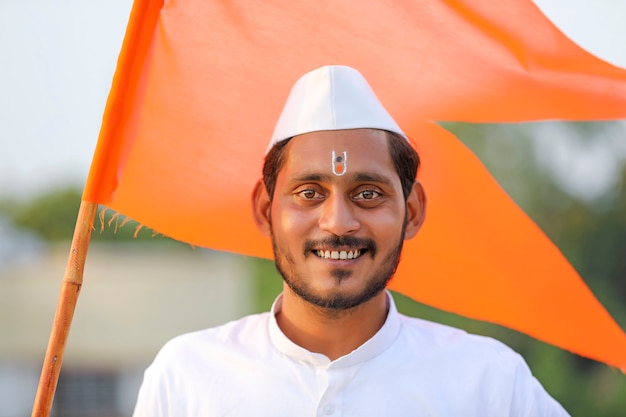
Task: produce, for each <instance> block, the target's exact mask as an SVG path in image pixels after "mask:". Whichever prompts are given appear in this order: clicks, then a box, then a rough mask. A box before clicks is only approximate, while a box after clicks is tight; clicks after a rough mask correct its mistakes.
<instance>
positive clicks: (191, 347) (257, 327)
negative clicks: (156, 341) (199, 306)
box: [151, 313, 269, 369]
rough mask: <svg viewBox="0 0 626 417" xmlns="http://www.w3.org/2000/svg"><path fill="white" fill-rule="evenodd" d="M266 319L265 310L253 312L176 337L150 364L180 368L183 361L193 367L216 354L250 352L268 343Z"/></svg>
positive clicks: (267, 316)
mask: <svg viewBox="0 0 626 417" xmlns="http://www.w3.org/2000/svg"><path fill="white" fill-rule="evenodd" d="M268 320H269V313H262V314H255V315H250V316H246V317H243V318H241V319H238V320H234V321H231V322H228V323H226V324H223V325H220V326H217V327H212V328H209V329H204V330H200V331H195V332H191V333H186V334H182V335H179V336H176V337H174V338H173V339H171V340H169V341H168V342H167V343H166V344H165V345H163V347H162V348H161V349H160V351H159V353H158V354H157V356H156V358H155V359H154V362H153V364H152V365H151V367H152V368H163V367H166V368H171V367H175V368H179V369H181V368H180V367H181V366H182V369H184V368H185V365H186V364H190V366H196V365H197V364H198V363H199V362H202V363H206V362H207V361H211V358H215V357H220V355H233V354H237V353H239V354H242V353H245V354H247V355H251V354H254V350H255V349H263V348H264V347H266V346H267V345H268V344H269V336H268ZM222 357H223V356H222Z"/></svg>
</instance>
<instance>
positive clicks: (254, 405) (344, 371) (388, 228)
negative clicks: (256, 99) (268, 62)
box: [135, 66, 567, 417]
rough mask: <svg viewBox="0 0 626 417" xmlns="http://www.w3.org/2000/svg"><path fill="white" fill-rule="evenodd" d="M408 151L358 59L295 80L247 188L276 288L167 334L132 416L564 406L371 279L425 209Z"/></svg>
mask: <svg viewBox="0 0 626 417" xmlns="http://www.w3.org/2000/svg"><path fill="white" fill-rule="evenodd" d="M418 165H419V158H418V156H417V154H416V153H415V151H414V150H413V148H412V147H411V146H410V144H409V141H408V139H407V138H406V136H405V135H404V133H403V132H402V130H400V128H399V127H398V126H397V124H396V123H395V122H394V121H393V119H392V118H391V116H390V115H389V114H388V113H387V112H386V111H385V109H384V108H383V106H382V105H381V104H380V102H379V101H378V99H377V98H376V96H375V95H374V93H373V92H372V90H371V89H370V87H369V85H368V84H367V82H366V81H365V79H364V78H363V77H362V76H361V74H359V73H358V72H357V71H355V70H353V69H351V68H348V67H341V66H330V67H322V68H319V69H317V70H314V71H312V72H310V73H308V74H306V75H304V76H303V77H302V78H301V79H300V80H298V82H297V83H296V84H295V85H294V87H293V89H292V91H291V94H290V96H289V98H288V100H287V103H286V105H285V108H284V110H283V112H282V114H281V117H280V119H279V121H278V123H277V125H276V129H275V131H274V135H273V137H272V140H271V142H270V146H269V148H268V152H267V155H266V159H265V165H264V168H263V180H262V181H259V182H258V183H257V185H256V187H255V189H254V191H253V196H252V200H253V201H252V203H253V204H252V205H253V215H254V219H255V222H256V224H257V226H258V228H259V230H260V231H261V233H263V234H264V235H265V236H267V237H269V238H271V240H272V245H273V249H274V256H275V263H276V268H277V269H278V271H279V272H280V274H281V275H282V277H283V280H284V290H283V293H282V294H281V295H280V296H279V297H278V298H277V299H276V301H275V302H274V305H273V306H272V311H271V312H269V313H264V314H260V315H254V316H249V317H245V318H243V319H241V320H238V321H234V322H231V323H228V324H226V325H223V326H220V327H217V328H214V329H208V330H204V331H200V332H196V333H191V334H187V335H183V336H180V337H178V338H175V339H173V340H172V341H170V342H169V343H168V344H166V346H164V347H163V349H162V350H161V352H160V353H159V354H158V356H157V358H156V359H155V361H154V363H153V364H152V365H151V366H150V367H149V368H148V370H147V371H146V374H145V379H144V382H143V385H142V387H141V389H140V393H139V399H138V402H137V406H136V409H135V416H136V417H140V416H145V417H155V416H172V417H174V416H175V417H185V416H289V417H293V416H313V415H320V416H323V415H327V416H332V415H335V416H359V417H362V416H481V417H485V416H494V417H496V416H497V417H503V416H528V417H530V416H533V417H537V416H567V413H566V412H565V410H563V408H562V407H561V406H560V405H559V404H558V403H557V402H556V401H554V400H553V399H552V398H551V397H550V396H549V395H548V394H547V393H546V392H545V391H544V390H543V388H542V387H541V385H540V384H539V383H538V382H537V381H536V379H535V378H533V377H532V375H531V373H530V371H529V369H528V367H527V366H526V364H525V363H524V361H523V360H522V359H521V358H520V356H519V355H517V354H516V353H514V352H513V351H511V350H510V349H509V348H507V347H506V346H504V345H502V344H501V343H499V342H496V341H495V340H493V339H489V338H485V337H479V336H474V335H468V334H467V333H465V332H463V331H461V330H458V329H453V328H450V327H447V326H442V325H439V324H435V323H430V322H427V321H423V320H419V319H415V318H408V317H406V316H403V315H401V314H399V313H398V311H397V310H396V307H395V305H394V302H393V299H392V298H391V296H390V294H389V293H388V292H387V291H386V290H385V287H386V284H387V282H388V281H389V279H391V277H392V276H393V274H394V272H395V269H396V267H397V265H398V262H399V260H400V254H401V251H402V244H403V241H404V240H405V239H411V238H413V237H414V236H415V235H416V234H417V233H418V231H419V229H420V226H421V225H422V223H423V221H424V217H425V212H426V195H425V192H424V189H423V187H422V184H421V183H420V182H419V181H417V180H416V174H417V168H418Z"/></svg>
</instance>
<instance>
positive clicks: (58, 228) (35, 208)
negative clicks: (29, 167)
mask: <svg viewBox="0 0 626 417" xmlns="http://www.w3.org/2000/svg"><path fill="white" fill-rule="evenodd" d="M81 195H82V192H81V190H80V189H78V188H73V187H68V188H62V189H56V190H51V191H50V192H48V193H45V194H43V195H40V196H37V197H35V198H34V199H33V200H28V201H18V200H3V201H0V214H3V215H5V216H7V217H8V218H9V219H11V221H12V223H13V225H14V226H15V227H16V228H18V229H26V230H29V231H34V232H36V233H37V234H38V235H39V236H40V237H41V238H43V239H44V240H46V241H63V240H70V239H72V234H73V233H74V227H75V225H76V217H77V215H78V208H79V206H80V202H81ZM91 238H92V241H96V242H97V241H119V240H120V239H122V240H138V241H140V242H142V243H147V242H150V243H163V242H170V243H173V242H175V241H174V240H172V239H170V238H168V237H165V236H163V235H161V234H159V233H156V232H154V231H153V230H151V229H150V228H147V227H143V226H142V225H141V224H140V223H137V222H136V221H134V220H131V219H128V218H126V217H125V216H124V215H121V214H118V213H116V212H115V211H113V210H109V209H107V208H106V207H103V206H100V207H99V208H98V213H97V215H96V219H95V221H94V229H93V232H92V235H91Z"/></svg>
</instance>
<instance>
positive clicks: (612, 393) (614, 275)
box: [0, 123, 626, 417]
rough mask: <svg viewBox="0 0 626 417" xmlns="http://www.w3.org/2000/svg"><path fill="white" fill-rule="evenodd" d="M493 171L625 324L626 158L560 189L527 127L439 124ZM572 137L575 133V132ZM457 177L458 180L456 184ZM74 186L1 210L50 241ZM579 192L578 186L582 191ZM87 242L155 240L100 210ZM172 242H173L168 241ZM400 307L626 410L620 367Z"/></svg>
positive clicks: (596, 406)
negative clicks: (593, 178)
mask: <svg viewBox="0 0 626 417" xmlns="http://www.w3.org/2000/svg"><path fill="white" fill-rule="evenodd" d="M571 126H573V127H572V129H574V130H573V131H576V132H578V133H577V134H578V135H579V136H580V137H583V138H586V139H584V140H586V141H592V140H596V139H595V138H596V136H597V135H600V134H601V133H602V131H603V130H604V129H606V126H607V125H606V124H603V123H577V124H571V125H570V127H571ZM445 127H446V128H448V129H450V130H451V131H453V133H455V134H456V135H457V136H458V137H459V138H460V139H461V140H462V141H463V142H464V143H465V144H466V145H467V146H468V147H470V148H471V149H472V150H473V151H474V153H475V154H476V155H477V156H479V158H480V159H481V160H482V161H483V163H484V164H485V166H486V167H487V168H488V169H489V170H490V171H491V172H492V174H493V175H494V177H496V179H497V180H498V181H499V183H500V184H501V186H502V187H503V188H504V190H506V191H507V192H508V193H509V195H510V196H511V197H512V198H513V199H514V200H515V201H516V202H517V203H518V204H519V205H520V206H521V207H522V209H524V211H525V212H526V213H527V214H528V215H529V216H530V217H531V218H532V219H533V220H534V221H535V222H536V223H537V224H538V225H539V226H540V227H541V228H542V229H543V230H544V232H545V233H546V234H547V236H548V237H549V238H550V239H552V241H553V242H555V244H556V245H557V246H558V247H559V248H560V249H561V251H562V252H563V253H564V255H565V256H566V257H567V258H568V259H569V261H570V262H571V263H572V265H573V266H574V267H575V268H576V270H577V271H578V272H579V273H580V274H581V276H582V277H583V278H584V279H585V281H586V282H587V284H588V285H589V287H590V288H591V289H592V291H593V292H594V293H595V294H596V296H597V297H598V298H599V299H600V301H601V302H602V303H603V305H604V306H605V307H606V308H607V309H608V310H609V312H610V313H611V315H612V316H613V317H614V318H615V320H616V321H617V322H618V323H619V324H620V326H621V327H622V328H626V303H625V300H626V279H625V278H626V166H625V165H624V164H622V165H621V166H620V172H619V175H618V178H616V179H615V185H614V186H612V187H611V188H610V189H609V190H608V191H607V192H605V193H603V194H602V195H600V196H597V197H596V198H593V199H589V198H581V197H580V196H579V197H576V196H575V195H572V193H569V192H567V191H566V190H565V189H564V188H563V186H562V184H559V183H558V181H556V180H555V178H554V176H553V175H551V174H550V173H549V172H547V170H546V169H545V167H542V165H541V164H540V163H539V161H538V158H537V149H536V147H534V146H533V141H532V140H531V138H530V136H531V135H532V128H528V127H526V126H516V125H473V124H446V125H445ZM578 140H580V139H578ZM460 186H462V185H460ZM80 194H81V192H80V190H77V189H72V188H67V189H61V190H53V191H51V192H50V193H47V194H45V195H40V196H37V197H35V198H34V199H32V200H28V201H24V200H12V199H2V200H0V214H2V215H4V216H5V217H7V218H9V219H10V221H11V222H12V223H13V225H14V226H15V227H17V228H19V229H24V230H28V231H30V232H35V233H36V234H38V235H39V236H40V237H42V238H43V239H45V240H48V241H57V240H67V239H70V238H71V234H72V231H73V228H74V224H75V221H76V214H77V211H78V205H79V202H80ZM583 194H584V193H583ZM103 221H104V223H105V224H106V227H104V228H103V229H102V230H100V227H99V226H100V224H98V225H97V228H96V229H97V230H96V233H94V234H93V237H92V239H93V240H94V241H102V240H114V241H115V240H119V239H124V240H125V239H137V240H140V241H145V242H163V241H169V239H167V238H165V237H162V236H156V237H155V236H153V233H152V232H151V231H150V230H149V229H139V230H137V224H136V223H134V222H129V223H128V224H125V225H124V226H123V227H120V226H121V225H122V222H123V218H121V217H115V216H114V213H112V212H110V211H109V212H105V215H104V217H103ZM172 243H174V242H172ZM253 262H254V264H255V265H256V267H257V276H256V282H257V293H258V301H257V305H256V306H254V310H255V311H264V310H267V309H268V308H269V306H270V305H271V302H272V301H273V299H274V297H275V296H276V294H277V293H278V292H279V291H280V289H281V280H280V278H279V277H278V276H277V274H276V271H275V269H274V266H273V264H272V263H271V262H269V261H264V260H255V261H253ZM394 296H395V298H396V301H397V304H398V308H399V309H400V310H401V311H402V312H404V313H406V314H408V315H411V316H417V317H421V318H425V319H429V320H433V321H437V322H440V323H444V324H449V325H452V326H456V327H459V328H462V329H465V330H467V331H469V332H472V333H477V334H483V335H488V336H492V337H495V338H497V339H499V340H501V341H503V342H504V343H506V344H508V345H509V346H511V347H512V348H513V349H515V350H516V351H518V352H520V353H521V354H522V355H523V356H524V357H525V358H526V360H527V361H528V363H529V365H530V367H531V369H532V370H533V373H534V374H535V375H536V376H537V378H538V379H539V380H540V381H541V382H542V384H543V385H544V387H545V388H546V389H547V390H548V391H549V392H550V393H551V394H552V395H553V396H554V397H556V398H558V399H559V401H560V402H561V403H562V404H563V405H564V406H565V407H566V408H567V409H568V410H569V411H570V413H571V414H572V415H573V416H597V417H616V416H625V415H626V376H625V375H624V374H622V373H621V372H619V371H618V370H615V369H611V368H609V367H607V366H606V365H603V364H600V363H597V362H594V361H591V360H588V359H584V358H581V357H579V356H576V355H572V354H570V353H568V352H566V351H563V350H561V349H558V348H555V347H553V346H550V345H547V344H545V343H542V342H539V341H537V340H535V339H532V338H530V337H528V336H525V335H523V334H520V333H517V332H515V331H512V330H509V329H506V328H503V327H500V326H497V325H492V324H488V323H483V322H479V321H474V320H470V319H466V318H464V317H460V316H457V315H453V314H449V313H446V312H443V311H440V310H436V309H434V308H431V307H428V306H425V305H423V304H420V303H417V302H415V301H413V300H410V299H408V298H406V297H404V296H402V295H400V294H394Z"/></svg>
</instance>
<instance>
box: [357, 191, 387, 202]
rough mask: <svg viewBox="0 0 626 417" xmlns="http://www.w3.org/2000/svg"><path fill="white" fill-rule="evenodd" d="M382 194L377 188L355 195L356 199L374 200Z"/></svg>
mask: <svg viewBox="0 0 626 417" xmlns="http://www.w3.org/2000/svg"><path fill="white" fill-rule="evenodd" d="M380 196H381V194H380V193H379V192H378V191H376V190H363V191H360V192H359V193H357V194H356V195H355V196H354V199H355V200H373V199H375V198H377V197H380Z"/></svg>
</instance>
